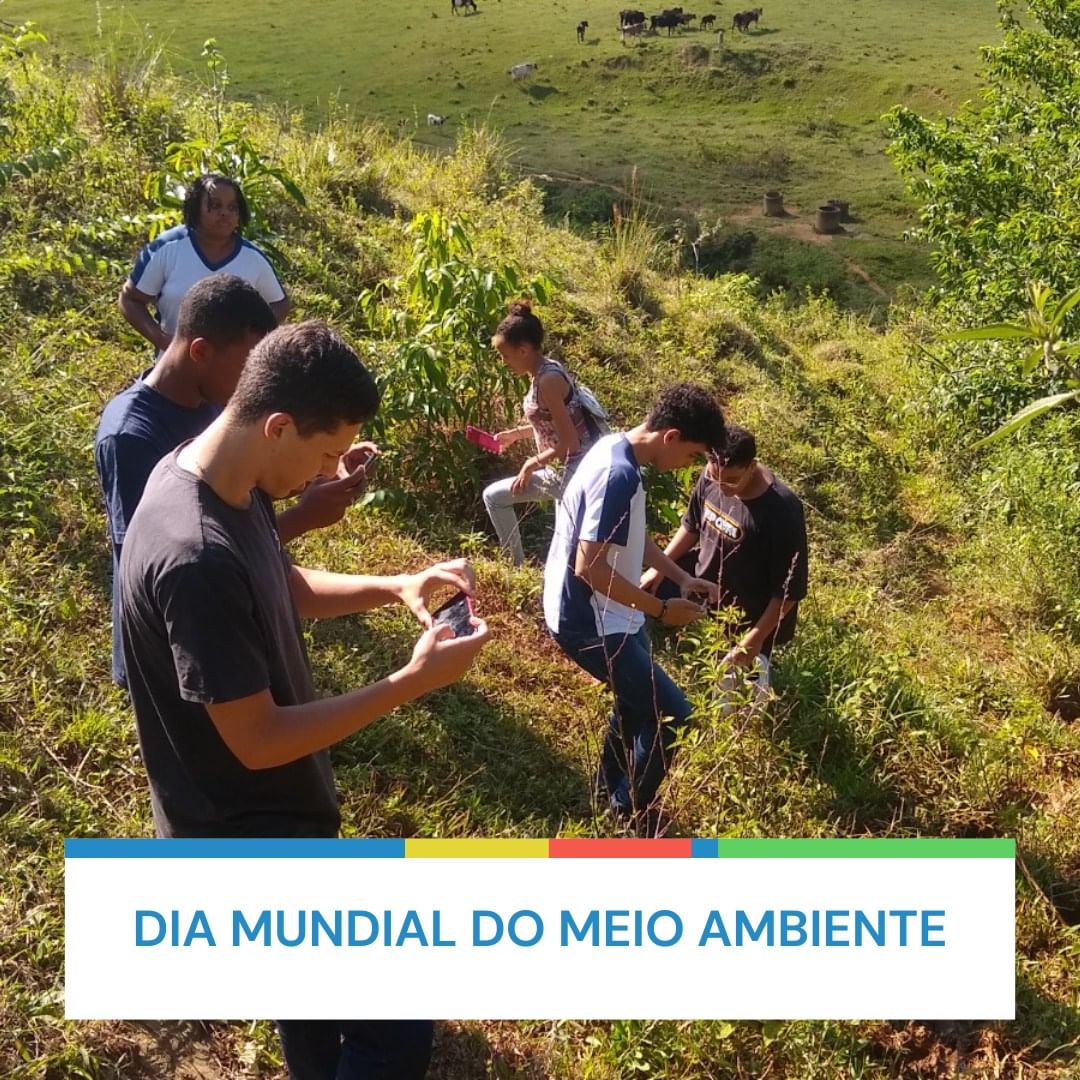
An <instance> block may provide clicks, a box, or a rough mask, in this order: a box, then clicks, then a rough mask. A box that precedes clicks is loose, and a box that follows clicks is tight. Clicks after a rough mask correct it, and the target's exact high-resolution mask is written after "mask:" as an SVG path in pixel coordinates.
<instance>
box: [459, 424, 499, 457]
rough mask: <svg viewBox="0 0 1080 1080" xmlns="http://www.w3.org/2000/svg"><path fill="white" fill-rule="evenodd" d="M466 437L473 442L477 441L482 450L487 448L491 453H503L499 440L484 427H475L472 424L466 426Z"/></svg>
mask: <svg viewBox="0 0 1080 1080" xmlns="http://www.w3.org/2000/svg"><path fill="white" fill-rule="evenodd" d="M465 438H466V439H468V440H469V442H471V443H476V445H477V446H479V447H480V449H481V450H486V451H487V452H488V453H489V454H501V453H502V447H501V446H500V445H499V440H498V439H496V438H495V436H494V435H492V434H491V433H490V432H488V431H484V429H483V428H478V427H473V426H472V424H469V425H468V426H467V427H466V428H465Z"/></svg>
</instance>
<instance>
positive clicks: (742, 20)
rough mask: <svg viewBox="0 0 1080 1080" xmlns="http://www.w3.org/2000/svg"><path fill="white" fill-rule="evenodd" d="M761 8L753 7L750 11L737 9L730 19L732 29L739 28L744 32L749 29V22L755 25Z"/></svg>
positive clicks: (759, 16)
mask: <svg viewBox="0 0 1080 1080" xmlns="http://www.w3.org/2000/svg"><path fill="white" fill-rule="evenodd" d="M761 12H762V8H754V9H753V10H752V11H737V12H736V13H735V17H734V18H733V19H732V20H731V29H732V30H741V31H742V32H743V33H744V34H745V33H746V32H747V31H748V30H749V29H750V24H751V23H753V24H754V25H755V26H756V25H757V21H758V19H760V18H761Z"/></svg>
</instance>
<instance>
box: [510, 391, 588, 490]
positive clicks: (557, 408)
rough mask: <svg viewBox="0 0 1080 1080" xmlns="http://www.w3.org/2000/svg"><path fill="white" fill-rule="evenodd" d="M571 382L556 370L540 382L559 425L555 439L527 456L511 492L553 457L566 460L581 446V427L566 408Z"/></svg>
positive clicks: (543, 399)
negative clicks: (578, 431) (579, 427)
mask: <svg viewBox="0 0 1080 1080" xmlns="http://www.w3.org/2000/svg"><path fill="white" fill-rule="evenodd" d="M569 385H570V383H569V382H568V381H567V380H566V379H565V378H564V377H563V376H562V375H559V374H558V373H556V372H549V373H548V374H547V375H545V376H544V377H543V378H542V379H541V380H540V382H539V384H538V385H537V394H538V396H539V398H540V401H541V402H542V403H543V405H544V407H545V408H546V409H547V410H548V411H549V412H550V413H551V421H552V423H553V424H554V426H555V436H556V438H555V443H554V445H552V446H549V447H547V449H545V450H541V451H539V452H538V453H536V454H534V455H533V456H532V457H530V458H526V460H525V463H524V464H523V465H522V466H521V469H520V470H519V471H518V474H517V476H516V477H515V478H514V482H513V484H511V486H510V490H511V492H513V493H514V494H515V495H516V494H517V493H518V492H519V491H522V490H524V488H525V487H526V485H527V484H528V483H529V477H530V476H532V474H533V473H534V472H536V471H537V470H539V469H543V468H545V467H546V466H548V465H550V464H551V463H552V462H553V461H565V460H566V458H567V457H568V456H569V455H570V454H573V453H574V452H575V451H577V450H579V449H580V448H581V439H580V437H579V436H578V433H577V428H575V427H574V421H573V420H572V419H571V417H570V412H569V410H568V409H567V408H566V400H565V395H566V389H567V387H569Z"/></svg>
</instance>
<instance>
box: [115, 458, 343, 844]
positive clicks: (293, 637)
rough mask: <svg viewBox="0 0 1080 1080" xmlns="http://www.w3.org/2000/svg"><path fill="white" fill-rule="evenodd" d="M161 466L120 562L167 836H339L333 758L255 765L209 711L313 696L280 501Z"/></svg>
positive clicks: (145, 746) (142, 739) (134, 674)
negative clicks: (229, 495)
mask: <svg viewBox="0 0 1080 1080" xmlns="http://www.w3.org/2000/svg"><path fill="white" fill-rule="evenodd" d="M176 456H177V451H174V452H173V453H171V454H168V455H167V456H166V457H165V458H163V459H162V460H161V461H160V462H159V463H158V465H157V466H156V467H155V469H154V471H153V473H151V475H150V479H149V480H148V481H147V484H146V490H145V492H144V493H143V497H142V500H141V501H140V503H139V505H138V508H137V509H136V511H135V513H134V515H133V516H132V519H131V522H130V524H129V525H128V531H127V537H126V540H125V542H124V548H123V554H122V555H121V559H120V583H121V589H120V630H121V638H122V643H123V654H124V664H125V667H126V669H127V677H128V689H129V690H130V692H131V698H132V702H133V704H134V707H135V720H136V725H137V727H138V731H139V746H140V748H141V750H142V756H143V761H144V762H145V764H146V770H147V773H148V774H149V778H150V795H151V799H152V802H153V809H154V821H155V823H156V825H157V829H158V833H159V834H160V835H162V836H271V837H273V836H336V835H337V831H338V827H339V825H340V816H339V813H338V804H337V793H336V791H335V789H334V779H333V774H332V772H331V769H330V755H329V753H328V752H327V751H325V750H324V751H321V752H319V753H317V754H311V755H309V756H307V757H303V758H300V759H298V760H297V761H293V762H290V763H289V764H287V765H281V766H277V767H276V768H271V769H257V770H253V769H248V768H246V767H245V766H244V765H243V764H241V762H240V761H239V760H238V759H237V758H236V757H235V756H234V755H233V753H232V752H231V751H230V750H229V748H228V747H227V746H226V745H225V743H224V741H223V740H222V738H221V736H220V735H219V734H218V731H217V728H215V727H214V724H213V722H212V721H211V719H210V716H209V714H208V713H207V711H206V709H205V707H204V706H206V705H208V704H215V703H220V702H227V701H235V700H237V699H239V698H244V697H248V696H249V695H251V694H256V693H258V692H259V691H261V690H266V689H269V691H270V694H271V696H272V697H273V699H274V701H275V702H276V703H277V704H278V705H299V704H304V703H305V702H308V701H311V700H313V699H314V697H315V690H314V686H313V685H312V680H311V668H310V665H309V663H308V658H307V651H306V650H305V648H304V642H303V637H302V636H301V633H300V623H299V619H298V616H297V613H296V606H295V604H294V603H293V599H292V593H291V591H290V589H289V580H288V575H289V567H290V563H289V560H288V557H287V556H286V554H285V552H284V550H283V549H282V547H281V542H280V540H279V538H278V533H277V528H276V525H275V521H274V511H273V507H272V505H271V503H270V500H269V499H268V498H267V497H266V496H265V495H264V494H262V493H261V492H258V491H255V492H252V500H251V504H250V506H249V507H248V508H247V509H246V510H237V509H236V508H234V507H231V506H229V505H228V504H226V503H224V502H223V501H222V500H221V499H220V498H218V496H217V495H216V494H215V493H214V491H213V489H212V488H210V486H209V485H207V484H206V483H204V482H203V481H201V480H199V479H198V478H197V477H195V476H194V475H192V474H191V473H189V472H187V471H186V470H184V469H182V468H180V466H179V465H178V464H177V463H176Z"/></svg>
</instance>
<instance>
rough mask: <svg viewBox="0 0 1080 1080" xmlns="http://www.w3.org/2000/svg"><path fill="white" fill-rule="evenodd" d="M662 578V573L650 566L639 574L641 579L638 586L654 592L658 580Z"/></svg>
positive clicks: (657, 585)
mask: <svg viewBox="0 0 1080 1080" xmlns="http://www.w3.org/2000/svg"><path fill="white" fill-rule="evenodd" d="M663 580H664V575H663V574H661V573H660V571H659V570H654V569H653V568H652V567H650V568H649V569H648V570H646V571H645V573H644V574H642V575H641V581H639V582H638V587H639V588H641V589H644V590H645V591H646V592H647V593H655V592H656V590H657V588H659V586H660V582H661V581H663Z"/></svg>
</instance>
